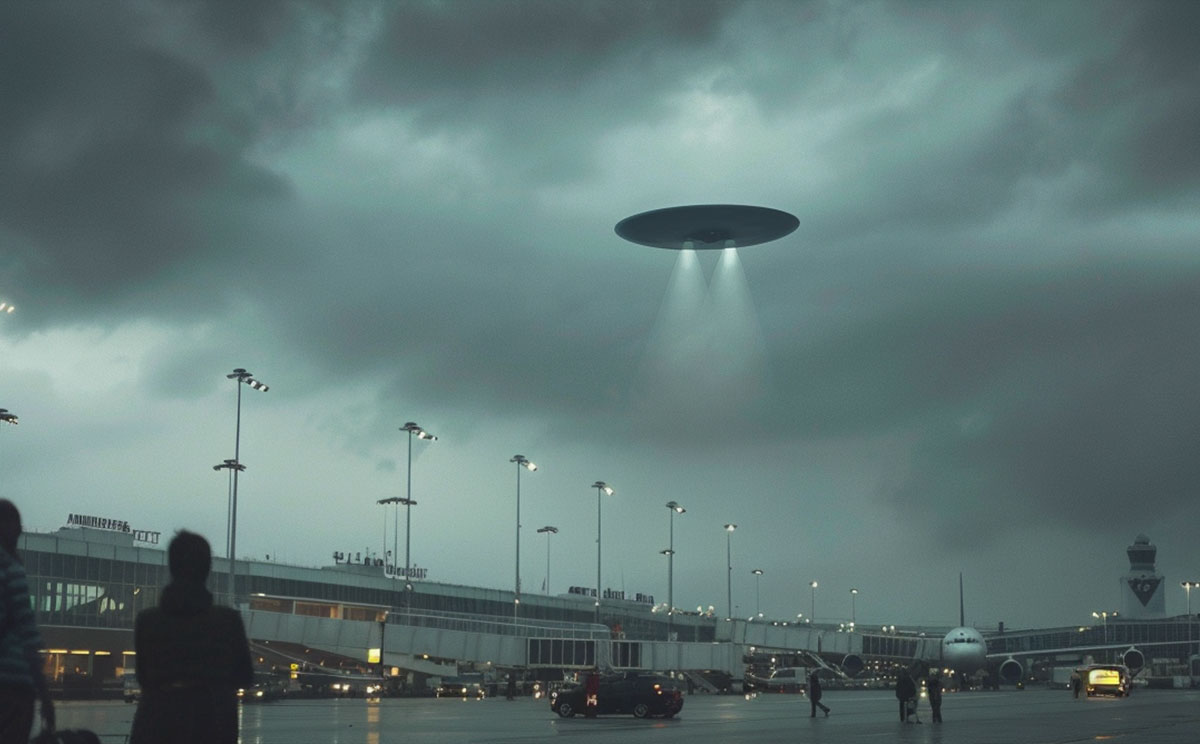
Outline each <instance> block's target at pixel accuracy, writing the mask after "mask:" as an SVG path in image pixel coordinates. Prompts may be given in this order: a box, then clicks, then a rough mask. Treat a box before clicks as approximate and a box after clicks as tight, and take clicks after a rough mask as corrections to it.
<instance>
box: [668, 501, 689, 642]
mask: <svg viewBox="0 0 1200 744" xmlns="http://www.w3.org/2000/svg"><path fill="white" fill-rule="evenodd" d="M667 510H668V511H669V512H670V518H669V525H670V527H669V529H670V542H669V543H668V547H667V549H666V551H664V552H665V553H666V554H667V640H668V641H669V640H671V633H672V631H673V630H674V629H675V515H676V514H683V513H684V512H686V511H687V509H684V508H683V507H682V506H680V505H679V504H678V503H676V502H674V501H668V502H667Z"/></svg>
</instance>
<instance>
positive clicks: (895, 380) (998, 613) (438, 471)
mask: <svg viewBox="0 0 1200 744" xmlns="http://www.w3.org/2000/svg"><path fill="white" fill-rule="evenodd" d="M1197 27H1200V5H1197V4H1196V3H1194V2H1183V1H1180V2H1166V3H1154V2H1136V3H1135V2H1112V3H1106V2H1082V3H1069V2H1029V3H1022V2H978V3H969V2H953V3H949V2H947V3H918V2H903V3H842V2H814V3H800V2H747V3H737V2H700V1H698V0H687V1H682V0H681V1H680V2H579V1H572V2H549V1H545V2H535V1H524V2H503V1H495V2H482V1H479V2H455V1H453V0H450V1H446V2H383V3H367V2H356V3H340V2H307V3H306V2H265V1H263V2H254V3H235V2H229V3H199V2H186V1H183V0H170V1H168V0H161V1H151V0H138V1H131V2H123V3H116V2H108V3H81V2H64V3H55V2H36V3H35V2H7V3H3V4H2V5H0V101H2V104H0V164H2V166H0V301H4V302H9V303H12V304H14V305H15V306H16V308H17V309H16V311H15V312H13V313H11V314H4V315H0V407H4V408H8V409H9V410H11V411H12V412H14V413H16V414H17V415H19V416H20V422H21V423H20V426H18V427H4V429H3V430H0V472H3V477H2V479H0V482H2V485H3V495H4V496H6V497H8V498H11V499H12V500H14V501H15V502H17V504H18V505H19V506H20V508H21V509H22V511H23V513H24V516H25V522H26V526H27V528H29V529H33V530H52V529H55V528H57V527H59V526H62V525H63V524H65V522H66V520H67V515H68V514H70V513H81V514H92V515H98V516H106V517H112V518H119V519H125V520H127V521H128V522H129V523H130V524H131V526H133V527H134V528H138V529H149V530H160V531H162V532H164V533H170V532H173V531H174V530H175V529H178V528H182V527H187V528H190V529H194V530H197V531H199V532H201V533H203V534H205V535H207V536H208V537H209V539H210V541H211V542H212V543H213V546H214V549H215V550H216V551H217V552H218V553H220V552H223V551H224V547H225V530H226V511H227V510H226V503H227V478H226V475H225V474H224V473H217V472H214V471H213V469H212V466H213V465H214V464H216V463H219V462H221V461H222V460H224V459H225V458H231V457H233V449H234V428H235V426H234V419H235V399H236V387H235V384H234V383H233V382H232V381H230V380H228V379H227V378H226V374H227V373H229V372H230V371H231V370H232V369H233V368H234V367H244V368H246V369H248V370H250V371H251V372H252V373H254V374H255V375H257V376H259V377H261V379H262V380H263V381H265V382H266V383H268V384H269V385H270V386H271V389H270V391H269V392H268V393H266V394H260V393H256V392H254V391H252V390H249V389H248V388H247V389H244V393H243V407H242V427H241V459H242V462H243V463H244V464H245V465H246V466H247V470H246V472H245V474H244V475H243V476H242V478H241V481H240V486H239V502H240V504H239V506H240V510H239V530H238V539H237V545H238V553H239V555H245V556H255V557H258V558H262V557H264V556H265V555H268V554H269V555H271V556H272V557H273V558H278V559H280V560H284V561H288V562H292V563H298V564H302V565H310V566H316V565H324V564H327V563H329V562H330V559H331V555H332V553H333V551H335V550H341V551H349V552H365V551H380V550H382V549H383V545H384V543H385V540H386V541H387V543H388V547H389V548H390V547H391V543H392V542H393V536H392V532H391V526H392V521H393V516H394V513H393V512H392V511H391V510H390V509H391V507H381V506H378V505H376V501H377V500H378V499H381V498H386V497H390V496H404V495H405V493H406V492H405V487H406V474H407V459H406V456H407V446H408V441H407V435H406V434H405V433H404V432H401V431H399V427H401V426H403V425H404V423H405V422H406V421H416V422H418V423H419V424H420V425H422V426H424V427H425V428H427V429H428V430H429V431H431V432H432V433H434V434H436V435H437V436H438V437H439V440H438V441H437V442H434V443H426V442H414V446H413V462H412V497H413V499H415V500H416V501H417V502H418V505H417V506H416V507H413V511H412V545H411V552H412V558H413V561H414V563H416V564H417V565H419V566H423V567H427V568H428V570H429V578H430V579H431V580H437V581H446V582H451V583H459V584H469V585H476V586H487V587H495V588H505V589H510V588H511V587H512V586H513V582H514V572H515V566H514V563H515V555H514V553H515V550H514V538H515V531H516V504H515V500H516V499H515V496H516V473H515V466H514V465H513V464H511V463H510V462H509V459H510V458H511V457H512V456H513V455H514V454H516V453H520V454H523V455H526V456H527V457H529V458H530V459H531V460H533V461H534V462H536V463H538V465H539V466H540V470H539V471H538V472H536V473H526V474H525V475H524V476H523V477H522V479H521V508H522V520H521V521H522V523H523V525H524V527H523V530H522V540H521V547H522V560H521V568H522V580H523V585H524V588H525V591H527V592H536V591H540V590H541V587H542V582H543V580H544V578H545V574H546V547H547V546H546V537H545V535H538V534H537V533H536V532H535V530H536V528H538V527H541V526H543V525H555V526H557V527H558V528H559V529H560V532H559V533H558V534H557V535H556V536H554V538H553V540H552V542H551V543H550V548H551V566H550V573H551V576H550V589H551V591H553V592H555V593H557V592H559V591H563V590H564V589H565V588H566V587H567V586H568V585H572V584H573V585H582V586H592V585H594V583H595V572H596V550H595V540H596V500H597V496H596V491H595V489H592V488H590V487H589V486H590V484H591V483H592V482H593V481H595V480H597V479H599V480H604V481H607V482H608V483H610V484H612V485H613V486H614V487H615V489H616V493H615V494H614V495H613V496H612V497H606V499H605V503H604V506H603V510H604V511H603V520H604V521H603V554H604V560H603V575H604V580H603V583H604V585H605V586H607V587H613V588H618V589H620V588H624V589H625V590H626V591H627V592H643V593H650V594H654V595H655V596H656V597H657V598H659V599H665V598H666V595H667V586H666V585H667V567H666V559H665V558H664V557H663V556H662V555H660V554H659V551H660V550H662V549H664V548H666V547H667V543H668V528H669V512H668V510H667V509H666V508H664V504H665V503H666V502H667V501H669V500H676V501H678V502H679V503H681V504H682V505H683V506H685V507H686V508H687V512H686V513H685V514H683V515H680V516H678V517H676V518H675V525H674V537H675V549H676V561H675V599H676V604H677V605H679V606H681V607H695V606H698V605H704V606H707V605H710V604H711V605H715V606H716V607H717V609H718V612H721V613H723V612H724V609H725V577H726V571H725V557H726V556H725V551H726V534H725V532H724V531H723V529H722V525H723V524H725V523H726V522H735V523H737V524H738V530H737V531H736V532H735V533H734V534H733V535H732V552H733V566H734V568H733V574H732V575H733V592H734V603H735V604H737V605H738V612H739V613H741V614H743V615H746V614H749V613H750V612H751V611H753V610H754V608H755V602H756V600H755V583H754V578H753V577H752V576H751V570H752V569H755V568H760V569H762V570H763V572H764V573H763V575H762V577H761V580H760V581H761V606H762V607H761V609H762V611H763V612H764V613H765V614H768V615H771V616H774V617H778V618H787V617H794V616H795V614H796V613H798V612H803V613H804V614H805V615H806V616H807V615H809V614H810V613H811V605H812V600H813V597H812V593H811V590H810V587H809V582H810V581H812V580H817V581H818V582H819V588H818V589H817V593H816V603H815V604H816V615H817V617H818V619H819V620H841V619H849V615H850V611H851V608H850V604H851V603H850V594H849V590H850V589H851V587H855V588H857V589H858V590H859V592H860V593H859V595H858V597H857V619H858V620H859V621H860V623H882V622H887V623H896V624H905V623H927V624H953V623H954V622H956V621H957V614H958V597H957V591H956V590H957V577H958V573H959V572H960V571H961V572H962V573H963V574H964V577H965V582H966V608H967V619H968V620H969V621H972V622H975V623H977V624H979V625H981V626H986V625H994V624H995V623H996V622H998V621H1004V622H1005V623H1006V624H1007V625H1008V626H1010V627H1030V626H1044V625H1069V624H1075V623H1085V622H1088V621H1090V616H1091V612H1092V611H1093V610H1113V609H1119V605H1118V603H1119V601H1120V599H1119V594H1118V579H1119V577H1120V576H1121V575H1122V574H1124V573H1125V572H1126V571H1128V569H1129V564H1128V561H1127V559H1126V557H1125V552H1124V551H1125V548H1126V547H1127V546H1128V545H1129V544H1130V543H1132V542H1133V540H1134V538H1135V537H1136V536H1137V535H1138V533H1145V534H1147V535H1148V536H1149V537H1150V539H1151V540H1152V541H1153V542H1154V543H1155V544H1156V545H1157V546H1158V548H1159V552H1158V567H1159V570H1160V571H1161V572H1163V573H1164V574H1165V575H1166V579H1167V609H1168V612H1171V613H1181V612H1183V610H1184V593H1183V590H1182V589H1180V588H1179V581H1180V580H1183V579H1197V578H1200V541H1198V540H1197V538H1196V535H1197V530H1196V524H1197V523H1198V522H1200V506H1198V505H1197V504H1198V502H1197V498H1196V494H1197V492H1198V491H1200V457H1198V455H1200V395H1198V394H1197V387H1198V385H1200V252H1198V250H1197V249H1198V248H1200V245H1198V237H1200V210H1198V209H1197V205H1198V204H1200V146H1198V144H1200V138H1198V136H1197V135H1198V133H1200V96H1197V95H1196V91H1197V90H1200V45H1197V44H1196V41H1195V36H1194V31H1195V29H1196V28H1197ZM707 203H718V204H719V203H731V204H751V205H761V206H767V207H772V208H775V209H780V210H784V211H787V212H790V213H791V214H794V215H795V216H796V217H797V218H798V219H799V223H800V224H799V228H798V229H797V230H796V231H795V232H793V233H792V234H790V235H788V236H787V237H785V238H783V239H781V240H778V241H776V242H774V243H770V244H766V245H759V246H753V247H743V248H741V249H738V250H737V251H736V252H735V253H734V254H733V255H730V256H728V257H726V259H724V260H725V261H726V263H721V262H719V261H718V258H719V255H720V254H719V252H715V251H704V252H700V253H699V258H700V261H699V263H698V265H693V266H691V267H690V268H689V267H688V266H686V265H682V264H680V263H679V259H680V254H679V253H677V252H675V251H668V250H660V249H655V248H647V247H643V246H639V245H635V244H632V243H629V242H626V241H624V240H622V239H621V238H620V237H618V236H617V235H616V234H615V233H614V231H613V226H614V225H615V224H616V223H617V222H618V221H619V220H621V219H623V218H625V217H627V216H630V215H632V214H635V213H639V212H643V211H647V210H651V209H657V208H662V207H669V206H675V205H684V204H707ZM689 293H690V294H689ZM689 303H690V304H689ZM681 318H682V319H681ZM385 525H386V530H387V531H386V537H385ZM400 528H401V529H400V537H399V549H400V552H401V553H403V551H404V534H403V532H404V530H403V517H401V523H400Z"/></svg>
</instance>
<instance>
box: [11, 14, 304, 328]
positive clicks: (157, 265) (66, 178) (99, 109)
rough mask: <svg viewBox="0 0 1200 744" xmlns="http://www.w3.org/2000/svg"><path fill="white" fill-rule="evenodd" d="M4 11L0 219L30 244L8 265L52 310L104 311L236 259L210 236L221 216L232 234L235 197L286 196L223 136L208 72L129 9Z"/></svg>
mask: <svg viewBox="0 0 1200 744" xmlns="http://www.w3.org/2000/svg"><path fill="white" fill-rule="evenodd" d="M0 13H2V16H3V17H2V18H0V97H2V98H3V100H4V106H3V107H2V108H0V154H2V155H0V157H2V158H3V160H4V162H5V163H6V167H5V168H4V169H3V170H0V221H2V222H3V223H4V224H5V225H6V226H7V227H8V228H9V229H10V230H11V231H13V232H14V233H15V234H17V235H20V236H21V237H22V238H23V240H20V241H12V242H11V243H10V245H9V250H6V251H5V255H4V266H5V269H6V273H7V274H8V276H9V278H10V281H12V282H13V283H14V284H16V285H17V286H26V287H30V288H37V289H38V290H39V291H41V292H43V294H42V295H41V297H42V299H43V300H45V303H44V307H45V308H46V309H47V312H46V313H45V314H46V316H53V315H54V314H55V313H56V312H57V313H64V314H65V313H69V312H71V310H70V308H71V307H72V306H74V305H75V304H76V303H79V302H83V303H87V304H88V305H89V306H91V307H92V309H93V310H94V311H98V312H100V313H101V314H103V307H104V305H105V304H107V303H108V302H112V301H114V300H119V299H120V298H122V297H125V296H127V295H128V294H129V293H130V292H131V291H137V292H144V291H146V290H147V289H148V287H149V285H152V284H153V283H155V282H161V281H165V280H166V279H167V278H169V277H171V276H173V275H176V274H177V273H179V272H180V270H181V269H180V267H181V266H186V265H188V264H191V263H194V262H197V261H200V262H209V261H213V260H217V261H219V260H221V259H222V258H223V257H227V256H228V255H229V254H228V253H226V254H224V255H223V254H222V245H221V244H213V242H212V241H210V240H209V239H208V237H209V235H208V234H207V233H208V225H209V224H210V222H212V221H213V219H214V217H217V219H218V220H222V219H224V220H225V221H227V222H228V223H229V224H228V225H227V226H226V227H225V229H226V230H230V231H233V232H236V228H235V227H233V225H234V224H236V222H237V220H238V219H240V218H241V216H242V215H241V214H240V213H239V208H238V205H239V204H245V203H246V202H253V201H254V200H258V199H278V198H279V197H280V196H282V195H284V194H285V193H286V186H285V184H284V182H283V180H282V179H280V178H279V177H277V176H275V175H273V174H271V173H269V172H267V171H264V170H262V169H260V168H257V167H255V166H252V165H250V164H248V163H247V162H246V161H245V160H244V159H243V158H242V153H241V152H240V147H238V146H234V147H227V146H225V145H224V144H221V140H222V138H221V136H220V135H219V132H220V131H221V130H222V129H224V128H225V124H224V123H223V122H222V120H221V118H220V115H219V114H218V113H216V112H215V111H214V110H213V105H214V104H215V102H216V101H215V99H216V92H215V90H214V88H213V85H212V82H211V80H210V79H209V77H208V75H207V74H206V73H205V72H204V71H202V70H200V69H198V68H196V67H195V66H193V65H191V64H189V63H187V62H186V61H184V60H182V59H180V58H177V57H175V56H173V55H172V54H170V53H169V52H167V51H164V50H162V49H159V48H155V47H153V46H150V45H147V44H145V43H143V42H142V41H140V40H139V39H138V38H136V37H135V36H134V35H133V32H132V29H135V28H137V26H138V22H139V18H138V17H137V16H136V15H134V14H132V13H129V12H128V11H127V10H125V8H124V7H123V6H117V5H104V6H100V5H86V4H74V3H68V4H39V3H10V4H6V5H5V6H4V8H3V9H2V10H0ZM224 245H225V246H226V250H229V251H231V250H232V247H231V246H230V245H229V244H228V243H226V244H224ZM97 300H100V301H101V303H100V305H97V304H96V302H97Z"/></svg>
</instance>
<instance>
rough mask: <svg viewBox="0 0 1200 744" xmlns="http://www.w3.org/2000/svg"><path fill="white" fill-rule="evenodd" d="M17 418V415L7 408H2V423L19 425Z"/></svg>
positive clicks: (0, 412)
mask: <svg viewBox="0 0 1200 744" xmlns="http://www.w3.org/2000/svg"><path fill="white" fill-rule="evenodd" d="M17 418H18V416H17V414H15V413H12V412H10V411H9V410H8V409H7V408H0V422H3V423H6V424H12V425H13V426H16V425H17V424H18V423H19V422H18V421H17Z"/></svg>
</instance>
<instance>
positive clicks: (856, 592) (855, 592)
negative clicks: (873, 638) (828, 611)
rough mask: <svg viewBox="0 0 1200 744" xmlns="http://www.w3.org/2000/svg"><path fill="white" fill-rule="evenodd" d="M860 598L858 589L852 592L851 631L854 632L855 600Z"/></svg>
mask: <svg viewBox="0 0 1200 744" xmlns="http://www.w3.org/2000/svg"><path fill="white" fill-rule="evenodd" d="M857 596H858V590H857V589H851V590H850V630H854V598H855V597H857Z"/></svg>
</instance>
